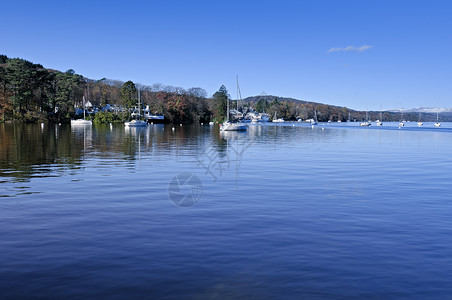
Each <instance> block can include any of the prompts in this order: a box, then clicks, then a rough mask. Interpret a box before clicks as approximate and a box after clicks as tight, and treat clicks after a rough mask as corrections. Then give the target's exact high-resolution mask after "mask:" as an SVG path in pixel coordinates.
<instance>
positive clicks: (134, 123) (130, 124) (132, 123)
mask: <svg viewBox="0 0 452 300" xmlns="http://www.w3.org/2000/svg"><path fill="white" fill-rule="evenodd" d="M140 98H141V94H140V90H138V119H134V120H132V121H130V122H124V125H126V126H127V127H145V126H146V125H148V122H147V121H144V120H141V99H140Z"/></svg>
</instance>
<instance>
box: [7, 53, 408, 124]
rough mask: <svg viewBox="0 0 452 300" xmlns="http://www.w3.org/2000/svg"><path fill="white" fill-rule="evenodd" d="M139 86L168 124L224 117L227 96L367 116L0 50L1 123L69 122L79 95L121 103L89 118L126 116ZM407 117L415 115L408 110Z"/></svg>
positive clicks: (271, 106)
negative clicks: (62, 65)
mask: <svg viewBox="0 0 452 300" xmlns="http://www.w3.org/2000/svg"><path fill="white" fill-rule="evenodd" d="M138 90H140V94H141V100H142V103H143V104H144V105H147V106H149V108H150V111H151V112H152V113H155V114H162V115H164V116H165V120H167V121H168V122H171V123H184V124H185V123H196V122H209V121H218V122H222V121H223V120H224V119H225V117H226V106H227V101H231V102H230V105H231V107H234V108H238V110H239V111H242V112H246V111H249V110H255V111H257V112H266V113H267V114H269V116H270V117H274V116H276V117H277V118H284V119H285V120H296V119H298V118H301V119H303V120H305V119H310V118H313V117H314V111H315V112H316V114H317V118H318V121H320V122H326V121H339V120H340V121H346V120H347V119H348V118H349V117H350V119H351V120H352V121H353V120H356V121H361V120H363V119H365V115H366V114H365V112H362V111H355V110H352V109H348V108H346V107H339V106H332V105H326V104H321V103H315V102H307V101H302V100H296V99H291V98H282V97H277V96H268V95H261V96H255V97H248V98H245V99H243V100H241V101H234V100H231V97H230V95H229V93H228V90H227V88H226V87H225V86H224V85H222V86H221V87H220V88H219V90H218V91H217V92H215V93H214V94H213V95H212V96H210V97H209V95H207V92H206V91H205V90H204V89H202V88H200V87H193V88H189V89H183V88H180V87H173V86H166V85H163V84H159V83H156V84H153V85H143V84H139V83H133V82H132V81H126V82H123V81H119V80H111V79H106V78H102V79H100V80H93V79H89V78H85V77H84V76H82V75H80V74H77V73H76V72H75V71H74V70H72V69H69V70H67V71H66V72H61V71H57V70H52V69H48V68H44V67H43V66H42V65H40V64H35V63H32V62H30V61H27V60H25V59H21V58H9V57H7V56H6V55H0V122H2V121H3V122H5V121H16V122H28V123H36V122H45V121H51V122H61V123H63V122H69V121H70V120H71V119H73V118H75V117H76V108H77V107H82V101H83V97H85V99H86V100H88V101H90V103H91V104H93V105H94V106H95V107H99V108H102V107H105V106H107V105H114V106H116V107H122V108H124V109H123V110H121V112H111V111H103V110H99V112H97V113H96V114H90V115H89V118H92V119H93V120H94V121H97V122H123V121H126V120H128V119H130V117H131V114H130V112H131V111H132V109H133V107H135V106H136V105H137V91H138ZM369 114H370V118H371V119H378V118H379V112H369ZM406 118H407V119H409V118H413V119H415V118H416V117H415V116H410V115H406ZM399 119H400V114H397V113H391V112H383V120H386V121H399Z"/></svg>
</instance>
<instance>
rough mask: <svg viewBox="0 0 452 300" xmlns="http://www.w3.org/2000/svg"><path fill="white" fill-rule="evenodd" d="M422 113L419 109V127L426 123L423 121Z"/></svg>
mask: <svg viewBox="0 0 452 300" xmlns="http://www.w3.org/2000/svg"><path fill="white" fill-rule="evenodd" d="M421 114H422V112H421V111H419V120H418V122H417V126H418V127H422V126H423V125H424V123H422V121H421Z"/></svg>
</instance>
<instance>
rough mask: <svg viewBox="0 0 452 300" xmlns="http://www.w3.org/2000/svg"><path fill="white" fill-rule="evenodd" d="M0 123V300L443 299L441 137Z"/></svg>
mask: <svg viewBox="0 0 452 300" xmlns="http://www.w3.org/2000/svg"><path fill="white" fill-rule="evenodd" d="M172 126H173V125H166V126H164V125H150V126H148V127H147V128H142V129H134V128H129V129H128V128H125V127H124V126H122V125H115V124H113V125H112V126H108V125H107V126H96V125H93V126H92V127H72V128H71V126H69V125H53V124H45V125H44V126H42V127H41V125H11V124H0V141H1V144H0V294H1V296H0V297H1V298H4V299H26V298H30V299H31V298H33V299H50V298H52V299H137V298H141V299H143V298H145V299H319V298H321V299H337V298H376V299H387V298H391V299H416V298H418V299H426V298H427V299H445V298H450V297H451V296H452V282H451V278H452V200H451V199H452V155H451V154H452V126H451V125H450V124H446V123H444V124H442V127H441V128H433V124H431V123H426V124H425V125H424V127H422V128H417V127H416V124H415V123H412V124H410V123H408V124H407V125H406V126H405V127H404V128H401V129H399V128H398V127H397V124H384V126H383V127H376V126H372V127H370V128H367V127H366V128H364V127H359V126H357V123H351V124H346V123H342V124H341V123H338V124H319V125H318V126H316V127H314V128H311V127H310V126H308V125H304V124H299V123H294V124H292V123H285V124H278V125H271V124H270V125H263V126H260V125H251V126H250V127H249V130H248V131H247V132H236V133H228V134H220V133H219V131H218V127H216V126H208V125H207V126H206V125H204V126H175V127H174V129H173V128H172Z"/></svg>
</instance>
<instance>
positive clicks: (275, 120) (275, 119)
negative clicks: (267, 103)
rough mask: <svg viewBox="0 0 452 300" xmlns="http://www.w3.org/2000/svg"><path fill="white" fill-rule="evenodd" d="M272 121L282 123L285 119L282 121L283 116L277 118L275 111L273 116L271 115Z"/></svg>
mask: <svg viewBox="0 0 452 300" xmlns="http://www.w3.org/2000/svg"><path fill="white" fill-rule="evenodd" d="M272 122H273V123H284V122H285V121H284V119H283V118H279V119H277V118H276V112H275V116H274V117H273V120H272Z"/></svg>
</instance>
